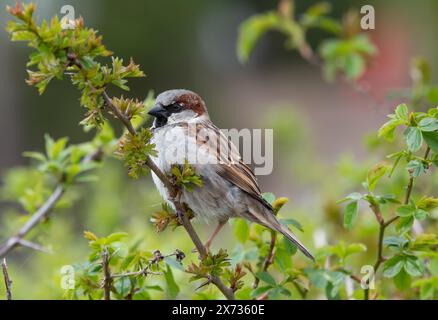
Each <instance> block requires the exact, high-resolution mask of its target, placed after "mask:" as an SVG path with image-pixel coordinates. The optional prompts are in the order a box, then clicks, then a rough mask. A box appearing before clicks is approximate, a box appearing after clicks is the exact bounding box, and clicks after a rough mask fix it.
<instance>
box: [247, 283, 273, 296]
mask: <svg viewBox="0 0 438 320" xmlns="http://www.w3.org/2000/svg"><path fill="white" fill-rule="evenodd" d="M271 289H272V286H263V287H258V288H257V289H255V290H253V291H252V292H251V297H252V298H257V297H259V296H261V295H262V294H264V293H265V292H266V291H268V290H271Z"/></svg>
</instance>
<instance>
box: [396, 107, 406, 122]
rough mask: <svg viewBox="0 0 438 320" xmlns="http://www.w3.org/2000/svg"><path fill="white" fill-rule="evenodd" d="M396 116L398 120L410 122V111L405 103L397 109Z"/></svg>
mask: <svg viewBox="0 0 438 320" xmlns="http://www.w3.org/2000/svg"><path fill="white" fill-rule="evenodd" d="M395 115H396V116H397V118H398V119H400V120H404V121H409V110H408V106H407V105H406V104H405V103H401V104H399V105H398V106H397V108H395Z"/></svg>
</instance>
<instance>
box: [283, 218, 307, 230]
mask: <svg viewBox="0 0 438 320" xmlns="http://www.w3.org/2000/svg"><path fill="white" fill-rule="evenodd" d="M279 220H280V222H281V223H282V224H284V225H286V226H289V225H291V226H293V227H295V228H296V229H298V230H300V231H301V232H304V229H303V226H302V225H301V223H300V222H299V221H297V220H295V219H292V218H289V219H279Z"/></svg>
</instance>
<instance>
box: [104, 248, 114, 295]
mask: <svg viewBox="0 0 438 320" xmlns="http://www.w3.org/2000/svg"><path fill="white" fill-rule="evenodd" d="M109 261H110V257H109V252H108V248H105V249H104V250H103V252H102V269H103V283H102V287H103V292H104V299H105V300H111V286H112V279H111V271H110V268H109Z"/></svg>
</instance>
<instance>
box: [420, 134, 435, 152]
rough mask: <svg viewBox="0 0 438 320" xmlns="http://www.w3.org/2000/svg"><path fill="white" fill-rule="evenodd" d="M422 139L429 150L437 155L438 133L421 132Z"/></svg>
mask: <svg viewBox="0 0 438 320" xmlns="http://www.w3.org/2000/svg"><path fill="white" fill-rule="evenodd" d="M423 138H424V141H426V143H427V145H428V146H429V148H430V149H431V150H432V151H433V152H435V153H438V132H423Z"/></svg>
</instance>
